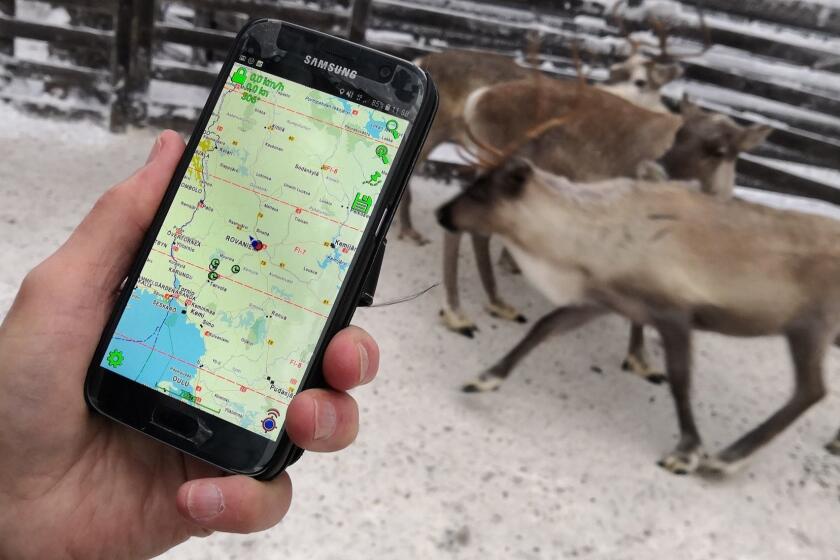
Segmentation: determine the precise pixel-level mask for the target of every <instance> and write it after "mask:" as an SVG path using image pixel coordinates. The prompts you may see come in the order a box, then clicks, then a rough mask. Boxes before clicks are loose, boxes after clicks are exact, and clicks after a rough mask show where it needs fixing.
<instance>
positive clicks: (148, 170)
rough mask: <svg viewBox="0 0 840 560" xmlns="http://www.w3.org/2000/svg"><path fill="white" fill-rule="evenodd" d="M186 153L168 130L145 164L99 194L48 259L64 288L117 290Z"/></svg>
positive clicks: (93, 293) (98, 294)
mask: <svg viewBox="0 0 840 560" xmlns="http://www.w3.org/2000/svg"><path fill="white" fill-rule="evenodd" d="M183 153H184V142H183V140H181V137H180V136H179V135H178V134H177V133H176V132H173V131H171V130H167V131H164V132H163V133H162V134H161V135H160V136H159V137H158V139H157V141H156V142H155V145H154V147H153V148H152V151H151V153H150V154H149V159H148V161H147V162H146V165H144V166H143V167H142V168H140V169H139V170H138V171H137V172H136V173H135V174H134V175H132V176H131V177H130V178H128V179H126V180H125V181H123V182H122V183H120V184H118V185H116V186H115V187H112V188H111V189H109V190H108V191H107V192H105V194H103V195H102V196H101V197H100V198H99V200H98V201H97V202H96V204H95V205H94V207H93V209H92V210H91V211H90V213H89V214H88V215H87V216H86V217H85V219H84V220H83V221H82V223H81V224H79V226H78V227H77V228H76V230H75V231H74V232H73V233H72V235H71V236H70V238H69V239H68V240H67V241H66V242H65V244H64V245H63V246H62V247H61V248H60V249H59V250H58V251H57V252H56V253H55V255H53V256H52V257H51V258H50V259H49V261H48V262H47V263H44V264H45V265H47V266H49V267H53V266H55V267H56V269H58V270H57V272H59V271H60V274H58V275H55V276H54V277H60V278H61V281H62V291H64V292H65V293H67V292H68V291H72V293H74V294H75V295H76V297H78V298H80V299H81V300H82V301H87V302H91V301H101V300H103V299H105V298H103V297H102V296H103V295H106V294H107V295H108V296H110V295H112V294H114V293H115V292H116V291H117V290H118V289H119V287H120V284H121V283H122V281H123V280H124V279H125V277H126V275H127V274H128V269H129V267H130V266H131V263H132V261H133V260H134V258H135V256H136V254H137V251H138V250H139V249H140V245H141V243H142V241H143V238H144V236H145V235H146V231H147V230H148V229H149V226H150V225H151V223H152V220H153V219H154V216H155V213H156V211H157V209H158V207H159V206H160V203H161V200H162V199H163V195H164V193H165V192H166V187H167V186H168V185H169V182H170V181H171V180H172V175H173V174H174V173H175V169H176V167H177V165H178V161H179V160H180V159H181V156H182V154H183ZM106 297H107V296H106ZM103 303H105V302H103Z"/></svg>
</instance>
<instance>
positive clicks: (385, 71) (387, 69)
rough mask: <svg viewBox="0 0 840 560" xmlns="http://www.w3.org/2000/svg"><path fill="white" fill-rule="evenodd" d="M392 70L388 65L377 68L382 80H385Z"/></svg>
mask: <svg viewBox="0 0 840 560" xmlns="http://www.w3.org/2000/svg"><path fill="white" fill-rule="evenodd" d="M393 73H394V71H393V70H392V69H391V67H390V66H382V67H380V68H379V77H380V78H382V79H383V80H387V79H388V78H390V77H391V75H392V74H393Z"/></svg>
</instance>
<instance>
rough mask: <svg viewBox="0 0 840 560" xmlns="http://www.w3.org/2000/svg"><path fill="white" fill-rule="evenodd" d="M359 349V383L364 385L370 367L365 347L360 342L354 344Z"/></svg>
mask: <svg viewBox="0 0 840 560" xmlns="http://www.w3.org/2000/svg"><path fill="white" fill-rule="evenodd" d="M356 348H358V349H359V384H360V385H364V384H365V383H367V382H368V368H369V367H370V359H369V358H368V353H367V348H365V345H364V344H362V343H361V342H359V343H357V344H356Z"/></svg>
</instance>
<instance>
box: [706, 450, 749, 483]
mask: <svg viewBox="0 0 840 560" xmlns="http://www.w3.org/2000/svg"><path fill="white" fill-rule="evenodd" d="M745 464H746V461H744V460H740V461H727V460H725V459H722V458H721V456H720V455H714V456H711V455H705V456H703V459H702V461H701V462H700V467H699V470H698V472H699V473H700V474H701V475H703V476H705V477H707V478H726V477H727V476H731V475H733V474H735V473H737V472H738V471H739V470H741V469H742V468H743V467H744V465H745Z"/></svg>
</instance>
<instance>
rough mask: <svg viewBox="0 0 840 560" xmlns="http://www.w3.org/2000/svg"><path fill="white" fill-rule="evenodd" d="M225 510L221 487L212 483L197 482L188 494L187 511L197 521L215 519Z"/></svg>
mask: <svg viewBox="0 0 840 560" xmlns="http://www.w3.org/2000/svg"><path fill="white" fill-rule="evenodd" d="M224 509H225V501H224V497H223V496H222V491H221V490H219V487H218V486H216V485H215V484H212V483H210V482H196V483H195V484H193V485H192V486H190V489H189V492H187V510H189V512H190V517H192V518H193V519H194V520H196V521H207V520H209V519H213V518H214V517H216V516H217V515H219V514H220V513H222V511H224Z"/></svg>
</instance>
